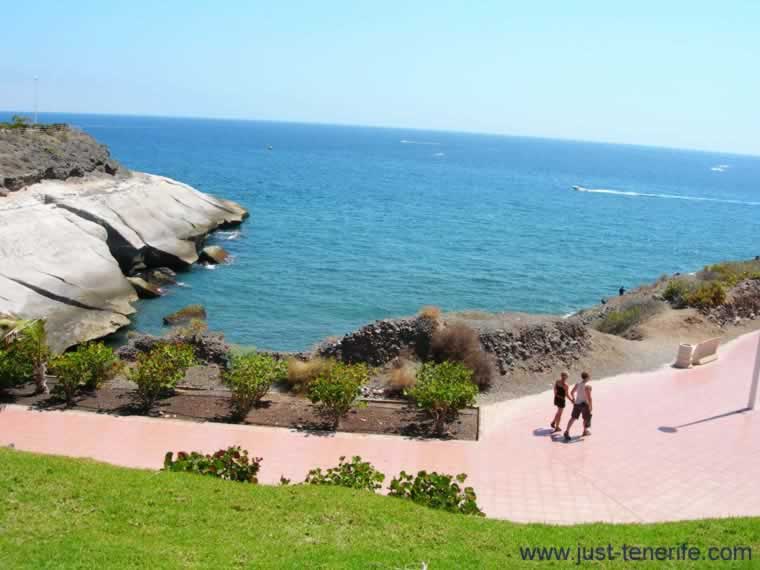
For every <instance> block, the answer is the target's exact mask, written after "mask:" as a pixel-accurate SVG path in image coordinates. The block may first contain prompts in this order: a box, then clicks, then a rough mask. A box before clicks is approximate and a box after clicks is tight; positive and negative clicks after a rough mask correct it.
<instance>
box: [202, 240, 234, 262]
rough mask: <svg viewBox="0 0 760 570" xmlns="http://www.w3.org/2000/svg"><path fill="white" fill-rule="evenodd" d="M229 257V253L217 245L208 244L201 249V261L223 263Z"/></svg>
mask: <svg viewBox="0 0 760 570" xmlns="http://www.w3.org/2000/svg"><path fill="white" fill-rule="evenodd" d="M229 257H230V254H229V253H227V252H226V251H225V250H224V249H223V248H221V247H219V246H218V245H209V246H207V247H204V248H203V249H202V250H201V261H204V262H206V263H210V264H212V265H216V264H219V263H224V262H225V261H227V260H228V259H229Z"/></svg>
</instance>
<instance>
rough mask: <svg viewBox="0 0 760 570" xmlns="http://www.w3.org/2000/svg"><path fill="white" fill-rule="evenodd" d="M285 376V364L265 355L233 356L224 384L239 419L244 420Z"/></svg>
mask: <svg viewBox="0 0 760 570" xmlns="http://www.w3.org/2000/svg"><path fill="white" fill-rule="evenodd" d="M286 375H287V364H285V362H283V361H282V360H276V359H274V358H272V357H271V356H269V355H267V354H257V353H253V354H247V355H244V356H235V357H233V359H232V366H231V367H230V370H228V371H227V372H225V374H224V383H225V384H226V385H227V386H228V387H229V388H230V390H231V391H232V403H233V406H234V407H235V413H236V415H237V416H238V417H239V418H241V419H242V418H245V416H246V415H247V414H248V412H249V411H250V410H251V408H253V406H255V405H256V403H258V401H259V400H261V398H263V397H264V395H265V394H266V393H267V392H268V391H269V387H270V386H271V385H272V384H273V383H274V382H276V381H278V380H281V379H282V378H284V377H285V376H286Z"/></svg>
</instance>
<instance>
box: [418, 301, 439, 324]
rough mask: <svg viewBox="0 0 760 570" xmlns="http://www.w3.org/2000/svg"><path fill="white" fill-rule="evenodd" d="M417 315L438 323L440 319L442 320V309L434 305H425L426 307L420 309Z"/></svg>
mask: <svg viewBox="0 0 760 570" xmlns="http://www.w3.org/2000/svg"><path fill="white" fill-rule="evenodd" d="M417 315H418V316H420V317H422V318H423V319H430V320H432V321H437V320H438V319H440V318H441V309H440V308H439V307H435V306H433V305H425V306H424V307H422V308H421V309H420V311H419V312H418V313H417Z"/></svg>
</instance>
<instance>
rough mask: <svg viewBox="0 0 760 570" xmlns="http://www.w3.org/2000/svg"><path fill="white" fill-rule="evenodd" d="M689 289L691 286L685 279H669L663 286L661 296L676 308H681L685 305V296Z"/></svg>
mask: <svg viewBox="0 0 760 570" xmlns="http://www.w3.org/2000/svg"><path fill="white" fill-rule="evenodd" d="M690 291H691V286H690V285H689V282H688V281H686V280H685V279H671V280H670V281H668V284H667V285H666V286H665V291H663V293H662V297H663V299H665V300H666V301H668V302H669V303H670V304H671V305H673V307H675V308H676V309H681V308H683V307H685V306H686V297H687V296H688V295H689V292H690Z"/></svg>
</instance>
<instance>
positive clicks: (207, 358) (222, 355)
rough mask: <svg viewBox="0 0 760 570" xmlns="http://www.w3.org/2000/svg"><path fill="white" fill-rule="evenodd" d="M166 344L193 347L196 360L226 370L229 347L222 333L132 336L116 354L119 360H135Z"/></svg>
mask: <svg viewBox="0 0 760 570" xmlns="http://www.w3.org/2000/svg"><path fill="white" fill-rule="evenodd" d="M166 342H182V343H185V344H189V345H190V346H192V347H193V350H194V352H195V356H196V358H197V359H198V360H199V361H200V362H202V363H205V364H218V365H219V366H222V367H224V368H226V367H227V366H228V365H229V359H230V346H229V345H228V344H227V343H226V342H225V340H224V335H223V334H222V333H213V332H204V333H202V334H181V333H180V334H177V333H170V334H169V335H168V336H165V337H158V336H152V335H147V334H138V335H133V336H132V337H131V338H130V339H129V341H128V342H127V344H125V345H124V346H122V347H120V348H119V349H118V350H117V351H116V352H117V354H118V355H119V358H121V359H123V360H128V361H135V360H137V356H138V355H139V354H141V353H143V352H150V351H151V350H152V349H153V348H154V347H156V346H157V345H158V344H161V343H166Z"/></svg>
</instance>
